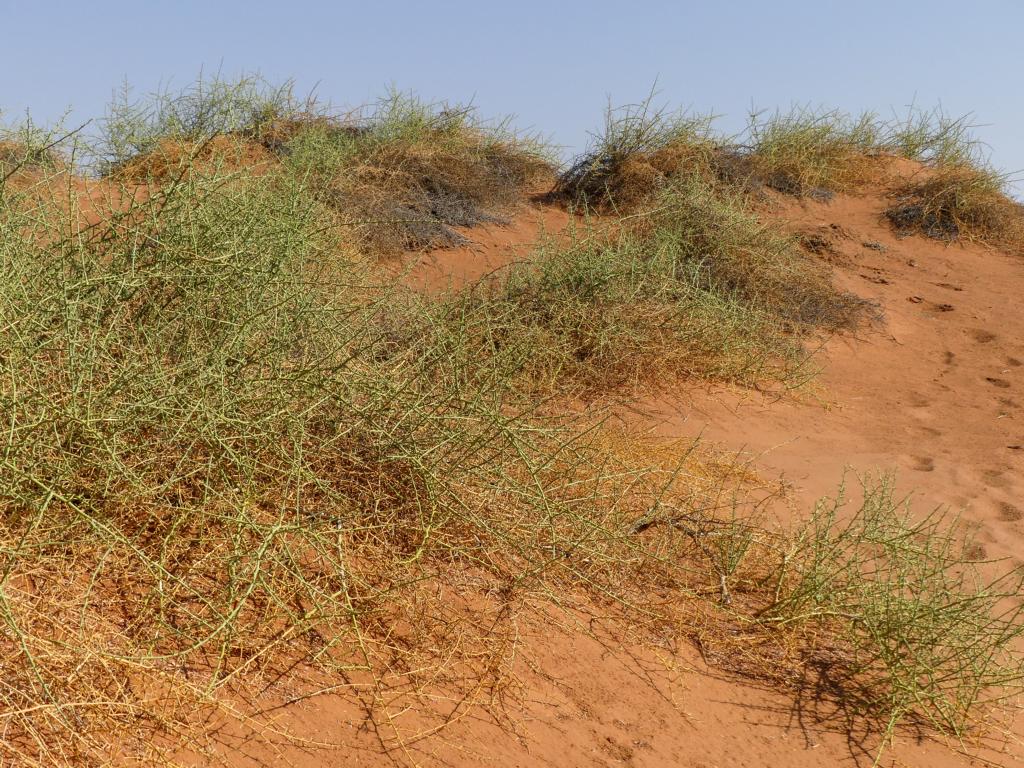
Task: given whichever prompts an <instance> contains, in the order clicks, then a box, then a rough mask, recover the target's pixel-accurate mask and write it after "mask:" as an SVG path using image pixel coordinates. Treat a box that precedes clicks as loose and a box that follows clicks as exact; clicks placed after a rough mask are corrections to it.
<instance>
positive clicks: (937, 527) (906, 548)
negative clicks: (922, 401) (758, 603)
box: [758, 478, 1024, 746]
mask: <svg viewBox="0 0 1024 768" xmlns="http://www.w3.org/2000/svg"><path fill="white" fill-rule="evenodd" d="M841 507H842V497H841V495H840V496H839V497H837V499H836V500H834V501H832V502H828V501H823V502H821V503H820V504H819V505H818V507H817V509H816V510H815V512H814V514H813V515H812V516H811V518H810V519H809V520H808V521H807V523H806V524H804V525H803V526H802V527H800V528H799V529H798V530H797V531H796V532H795V533H793V534H792V535H791V536H790V537H789V538H787V539H786V542H785V546H784V547H783V549H782V550H781V551H782V553H783V556H782V558H781V562H780V565H779V567H778V570H777V573H776V575H775V576H774V577H773V579H774V583H775V585H776V586H775V594H774V598H773V601H772V603H771V604H770V605H769V606H768V607H767V608H766V609H765V610H764V611H763V612H761V613H760V614H759V617H758V621H759V622H761V623H762V624H767V625H769V626H772V627H775V628H777V630H778V631H780V632H783V633H784V634H786V635H788V641H789V642H794V641H795V642H797V643H801V644H805V645H804V650H803V651H802V653H803V654H804V655H805V657H806V658H808V659H809V660H810V663H811V664H812V665H813V666H814V667H815V670H814V675H815V676H816V677H817V678H818V680H817V684H818V685H826V686H827V687H828V688H827V693H828V694H829V695H830V696H832V697H833V698H834V699H835V700H836V701H839V702H841V703H842V705H843V706H844V707H847V708H848V709H850V710H854V711H856V712H857V713H858V714H863V715H867V716H871V717H874V718H877V719H878V720H879V721H880V722H881V724H882V733H883V734H884V735H885V736H886V737H890V736H892V734H893V733H894V731H895V728H896V727H897V725H898V724H899V723H900V722H902V721H903V720H905V719H912V720H915V721H917V722H918V723H919V724H920V723H924V724H927V725H929V726H931V727H933V728H935V729H937V730H938V731H940V732H943V733H948V734H952V735H954V736H956V737H962V736H963V735H964V734H965V732H966V731H967V730H968V729H969V728H970V727H972V726H973V725H974V724H975V718H976V716H977V713H978V712H979V710H984V709H985V708H986V706H989V705H991V704H994V703H996V702H998V701H1001V700H1004V699H1005V698H1007V697H1010V696H1012V695H1014V694H1015V693H1016V692H1018V691H1019V690H1020V689H1021V682H1022V679H1024V677H1022V675H1024V666H1022V660H1021V658H1020V656H1019V655H1018V654H1017V653H1016V652H1015V650H1014V648H1015V645H1014V644H1015V643H1016V642H1017V640H1018V639H1019V637H1020V635H1021V633H1022V632H1024V625H1022V623H1021V618H1022V615H1021V614H1022V610H1024V609H1022V608H1021V606H1020V604H1019V602H1017V600H1016V598H1017V597H1019V593H1020V589H1021V587H1022V586H1024V582H1022V580H1021V575H1020V574H1019V573H1018V572H1012V573H1008V574H1006V575H1004V576H1003V577H1001V578H997V579H996V580H995V581H990V580H986V579H984V578H983V577H982V576H981V575H980V573H979V570H978V567H977V565H978V564H977V563H976V562H975V561H976V560H977V554H976V549H975V547H974V546H973V545H972V543H971V542H970V540H969V539H968V538H965V537H964V536H963V533H962V531H961V530H958V527H957V526H956V524H955V522H956V521H955V520H953V519H951V518H950V517H949V515H948V514H947V513H945V512H943V511H941V510H939V511H936V512H934V513H932V514H930V515H926V516H923V517H921V516H915V515H914V514H912V512H911V510H910V507H909V505H908V504H907V503H906V502H905V501H900V500H899V499H897V498H895V497H894V495H893V491H892V481H891V478H883V479H881V480H880V481H873V482H869V483H868V484H866V485H865V487H864V498H863V501H862V503H861V504H860V507H859V509H857V510H856V512H855V513H854V514H853V515H852V516H850V515H845V514H841V513H840V509H841ZM823 638H828V639H827V640H823ZM883 746H884V744H883Z"/></svg>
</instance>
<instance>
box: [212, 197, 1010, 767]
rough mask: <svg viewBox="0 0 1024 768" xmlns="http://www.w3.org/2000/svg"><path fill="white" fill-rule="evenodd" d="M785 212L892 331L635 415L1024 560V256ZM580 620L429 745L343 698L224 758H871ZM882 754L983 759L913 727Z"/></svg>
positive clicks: (706, 674)
mask: <svg viewBox="0 0 1024 768" xmlns="http://www.w3.org/2000/svg"><path fill="white" fill-rule="evenodd" d="M776 205H777V215H778V216H780V217H781V218H782V219H784V220H785V221H787V222H788V225H789V226H791V227H792V228H793V229H794V230H795V231H800V232H804V233H812V234H818V235H820V236H821V238H820V241H819V242H820V243H821V244H822V245H821V248H822V251H823V252H822V253H821V254H820V257H821V258H827V259H829V260H830V261H831V262H832V263H833V264H834V265H835V269H836V279H837V280H838V281H839V283H840V284H842V285H843V286H845V287H847V288H849V289H851V290H853V291H855V292H856V293H858V294H860V295H862V296H865V297H870V298H873V299H875V300H877V301H878V302H879V304H880V306H881V308H882V310H883V311H884V317H885V320H884V323H883V324H881V325H880V326H878V327H876V328H874V329H872V330H868V331H864V332H863V333H862V334H861V335H860V337H859V338H850V337H844V338H836V339H833V340H831V341H829V342H828V343H827V345H826V348H825V350H824V354H823V355H822V356H821V357H820V358H819V359H820V362H821V364H822V365H823V372H822V375H821V377H820V380H819V382H820V383H819V386H817V387H816V388H815V389H814V390H813V391H812V392H811V393H805V394H804V395H801V396H800V398H799V399H796V398H786V399H778V398H767V397H764V396H762V395H760V394H756V393H751V392H741V391H736V390H731V389H721V388H719V389H715V390H708V389H706V388H696V387H691V388H688V389H686V390H685V391H682V392H676V393H673V394H671V395H667V394H659V395H652V396H649V397H647V398H644V399H642V400H641V402H640V403H638V404H637V406H636V407H635V408H632V409H630V410H629V411H628V412H624V415H623V418H625V419H627V420H629V421H631V422H633V423H634V424H642V425H648V426H651V427H652V428H654V429H656V430H657V431H658V432H660V433H661V434H664V435H673V436H678V435H682V436H695V435H698V434H700V435H703V436H704V437H705V438H706V439H708V440H711V441H713V442H715V443H717V444H719V445H721V446H722V447H724V448H727V449H729V450H734V451H742V452H744V453H746V454H747V455H748V456H750V457H752V458H753V460H754V465H755V466H756V467H757V469H758V471H759V472H760V473H761V474H762V475H764V476H769V477H772V476H778V475H782V476H783V477H784V478H785V479H786V480H787V481H788V482H789V483H790V484H791V486H792V499H793V500H794V502H795V506H796V507H802V508H804V509H806V508H807V507H808V506H809V505H810V504H811V503H812V502H813V500H814V499H816V498H818V497H820V496H821V495H824V494H829V493H834V492H835V490H836V488H837V486H838V484H839V482H840V480H841V478H842V477H843V474H844V471H845V470H847V469H850V470H853V471H854V472H867V471H879V470H881V471H887V470H895V471H896V472H897V473H898V485H899V487H900V488H901V489H903V490H904V491H907V492H910V491H913V492H914V494H915V498H916V499H917V503H918V504H919V505H920V507H919V508H921V509H926V508H929V507H931V506H933V505H936V504H949V505H952V506H954V507H956V508H962V510H963V515H964V517H965V518H966V520H967V521H969V522H970V523H971V524H972V525H974V526H976V527H977V534H978V539H979V542H980V544H981V545H982V547H983V549H984V554H985V555H987V556H989V557H1005V558H1010V559H1011V560H1013V561H1014V562H1022V561H1024V519H1022V518H1024V499H1022V498H1021V491H1022V490H1024V472H1022V466H1024V414H1022V411H1021V404H1022V403H1024V391H1022V390H1024V365H1022V362H1024V313H1022V312H1020V309H1019V303H1018V302H1019V297H1020V296H1021V294H1022V292H1024V258H1021V257H1020V256H1013V255H1009V254H1005V253H999V252H995V251H991V250H988V249H985V248H983V247H981V246H975V245H952V246H946V245H943V244H941V243H938V242H935V241H930V240H926V239H924V238H919V237H913V238H907V239H903V240H899V239H897V238H896V237H895V235H894V234H893V233H892V231H891V230H890V229H889V227H888V226H887V225H886V224H885V222H884V221H883V220H882V217H881V210H882V209H883V208H884V205H885V201H884V198H883V197H882V196H880V195H874V196H871V195H867V196H861V197H849V196H840V197H838V198H837V199H835V200H834V201H832V202H831V203H829V204H823V203H813V202H807V203H800V202H797V201H793V200H784V199H779V200H778V201H777V203H776ZM565 224H566V217H565V214H563V213H561V212H559V211H554V210H552V209H533V210H531V211H530V212H528V213H526V214H524V215H523V216H521V217H519V218H518V219H517V220H516V221H515V222H514V223H513V225H512V226H511V227H509V228H501V227H492V228H490V229H488V230H485V231H483V232H480V231H473V232H471V233H468V234H469V235H470V236H471V237H472V238H473V239H474V241H475V243H474V245H473V246H471V247H468V248H463V249H458V250H454V251H447V252H434V253H432V254H429V255H426V256H423V257H420V261H419V262H418V263H417V262H414V263H411V264H410V263H408V262H407V263H406V267H408V268H410V270H411V271H409V272H408V273H407V274H408V275H409V278H410V279H411V280H413V281H414V282H416V283H417V284H419V285H423V286H426V287H428V288H438V287H440V286H443V285H445V284H447V283H448V282H454V283H461V282H464V281H466V280H473V279H476V278H478V277H480V276H482V275H484V274H486V273H487V272H490V271H491V270H493V269H495V268H499V267H500V266H501V265H503V264H505V263H508V262H509V261H511V260H514V259H518V258H521V257H523V256H525V255H526V252H527V250H528V246H529V244H530V243H531V242H532V241H533V240H534V239H535V238H536V237H537V234H538V232H540V231H547V232H552V231H558V230H559V229H560V228H562V227H564V226H565ZM979 554H981V553H980V552H979ZM573 621H574V619H573V614H572V613H566V614H562V615H557V616H556V615H549V616H547V617H543V618H542V617H536V618H534V619H532V620H529V621H526V622H525V623H524V624H523V625H522V626H520V627H519V630H520V633H521V638H520V639H521V646H520V650H519V652H518V656H517V659H518V660H517V661H516V662H515V669H516V670H517V673H518V677H519V680H520V685H519V686H518V687H517V688H516V689H514V690H511V691H508V692H507V695H505V696H504V697H497V698H495V697H493V696H492V697H490V698H486V699H484V700H483V701H482V703H483V704H486V705H487V706H485V707H481V708H477V709H474V710H472V711H471V712H470V713H469V714H468V715H463V716H460V717H459V718H458V719H456V720H455V721H454V722H453V723H451V724H450V725H449V726H448V727H447V728H446V729H444V730H443V731H441V732H440V733H439V734H436V735H435V736H433V737H432V738H429V739H425V740H416V739H415V738H413V737H414V735H415V733H416V732H417V730H418V729H420V728H422V727H424V724H423V723H421V722H418V721H417V718H416V716H414V715H412V714H405V715H400V716H398V718H397V720H396V724H397V725H398V727H399V729H400V730H401V732H402V733H403V734H404V736H405V745H404V746H401V745H399V744H398V743H397V741H396V740H395V738H394V732H393V731H392V730H390V729H383V730H374V729H372V728H369V727H368V726H367V724H366V720H365V709H364V708H363V706H361V705H360V704H359V703H358V702H357V701H356V700H355V699H354V697H353V696H352V695H351V693H347V694H344V695H323V696H317V697H315V698H312V699H304V700H302V701H300V702H299V703H295V704H291V705H288V706H284V707H282V708H280V709H279V710H277V711H276V713H275V716H276V717H277V718H278V719H277V726H278V727H279V728H280V729H282V730H288V731H290V732H291V733H292V734H293V735H297V736H301V737H304V738H307V739H309V740H310V744H309V747H308V748H302V749H300V748H298V747H296V746H295V745H294V744H292V745H286V744H285V743H284V742H283V741H281V740H278V739H275V738H273V737H272V736H271V735H269V734H267V733H264V734H263V735H261V736H260V737H258V738H253V735H251V734H250V735H249V737H248V738H246V737H245V736H244V735H241V734H239V735H240V736H242V738H241V739H240V740H235V739H233V738H228V737H227V736H226V735H225V738H224V740H223V742H222V744H221V746H220V748H219V751H220V754H221V756H223V757H227V758H228V761H229V762H230V763H232V764H236V765H237V764H278V763H279V762H282V761H284V760H285V759H288V760H291V761H294V763H295V764H297V765H306V766H327V765H413V764H419V765H424V766H427V765H429V766H442V765H443V766H453V767H463V766H476V765H497V766H617V765H625V766H692V767H693V768H713V767H719V766H721V767H723V768H724V767H725V766H774V767H776V768H796V767H797V766H808V767H810V766H821V765H854V764H870V762H871V759H872V758H873V750H874V748H875V746H876V742H875V741H874V740H872V739H871V738H866V739H865V738H863V735H862V734H860V733H858V732H856V729H854V730H853V731H852V732H851V729H850V728H849V727H848V725H847V723H846V722H845V721H844V719H843V718H842V713H838V712H835V711H831V710H830V709H829V708H828V707H827V706H826V705H823V704H821V703H820V702H815V701H813V700H812V699H805V700H802V701H794V700H793V698H792V697H789V696H786V695H782V694H780V693H777V692H772V691H766V690H760V689H758V688H756V687H753V686H751V685H750V684H749V683H745V682H743V681H739V680H736V679H730V678H728V677H726V676H724V675H722V674H721V673H719V672H717V671H715V670H714V669H711V668H708V667H707V666H705V665H704V663H703V661H702V659H701V657H700V655H699V653H698V652H697V651H696V650H695V649H693V648H692V647H678V646H673V645H669V644H667V645H666V647H665V648H663V649H658V650H655V649H652V648H651V647H650V646H649V645H648V646H643V647H641V646H640V645H634V644H631V643H629V642H628V641H624V640H622V639H621V638H618V639H616V638H614V637H611V636H609V635H606V634H605V631H606V630H605V627H604V625H603V624H602V623H601V622H590V621H588V623H587V629H588V630H589V632H588V633H584V632H582V631H580V629H579V627H578V626H574V625H573ZM433 706H435V707H436V708H438V709H440V710H445V709H447V708H450V707H451V706H452V703H451V702H446V701H439V702H434V704H433ZM459 711H460V712H461V711H463V710H459ZM1013 731H1015V732H1016V733H1017V734H1024V728H1022V722H1020V721H1018V722H1016V723H1015V724H1013V725H1011V726H1010V732H1009V733H1007V734H1002V735H998V734H996V735H993V736H991V737H990V738H989V739H988V741H987V742H986V743H985V744H983V745H980V746H979V745H969V747H970V751H972V752H974V753H976V754H980V755H981V756H983V757H984V759H985V760H987V761H991V762H992V763H994V764H997V765H1006V766H1013V765H1024V745H1022V744H1021V743H1020V742H1019V740H1018V739H1017V738H1016V737H1014V736H1013V735H1012V732H1013ZM275 741H281V743H280V744H279V745H277V746H276V747H275V746H273V742H275ZM317 744H319V745H327V744H334V745H335V746H333V747H326V746H316V745H317ZM382 746H386V747H388V749H387V750H384V749H382ZM979 750H980V751H979ZM883 764H886V765H903V766H919V765H927V766H932V767H933V768H943V767H944V766H963V765H970V764H983V763H978V762H972V760H971V759H970V758H969V757H967V756H965V755H964V754H963V753H962V751H956V750H954V749H952V748H951V747H950V746H947V745H945V744H941V743H938V742H936V741H934V740H932V739H929V738H926V737H923V736H919V735H915V734H910V733H903V734H901V735H900V737H899V739H898V741H897V743H896V745H895V746H894V748H893V749H892V750H891V751H889V752H888V753H887V754H886V757H885V758H884V760H883Z"/></svg>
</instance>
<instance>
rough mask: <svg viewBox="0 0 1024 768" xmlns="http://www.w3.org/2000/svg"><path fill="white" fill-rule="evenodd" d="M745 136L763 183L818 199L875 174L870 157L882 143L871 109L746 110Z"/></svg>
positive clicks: (881, 127) (750, 154)
mask: <svg viewBox="0 0 1024 768" xmlns="http://www.w3.org/2000/svg"><path fill="white" fill-rule="evenodd" d="M748 137H749V138H748V143H749V147H750V150H749V155H748V157H749V162H750V165H751V168H752V170H753V172H754V173H755V174H757V175H758V176H759V177H761V178H762V179H763V180H764V182H765V183H766V184H767V185H768V186H769V187H771V188H772V189H776V190H778V191H780V192H785V193H788V194H793V195H798V196H803V195H807V196H809V197H813V198H818V199H828V198H829V197H831V194H832V193H833V192H837V191H845V190H849V189H854V188H856V187H857V186H859V185H860V184H861V183H863V182H864V181H866V180H869V179H872V178H874V177H876V176H877V168H878V166H877V164H875V163H873V162H872V159H873V158H874V157H876V156H877V154H878V153H879V151H881V149H882V148H884V146H885V137H884V127H883V126H882V125H881V124H880V123H879V121H878V120H877V119H876V118H875V116H874V115H872V114H870V113H865V114H862V115H860V116H858V117H855V118H854V117H851V116H849V115H847V114H845V113H843V112H839V111H816V110H813V109H809V108H796V109H793V110H791V111H790V112H788V113H782V112H775V113H773V114H772V115H770V116H769V117H767V118H762V117H761V116H760V115H758V114H755V115H752V116H751V118H750V124H749V127H748Z"/></svg>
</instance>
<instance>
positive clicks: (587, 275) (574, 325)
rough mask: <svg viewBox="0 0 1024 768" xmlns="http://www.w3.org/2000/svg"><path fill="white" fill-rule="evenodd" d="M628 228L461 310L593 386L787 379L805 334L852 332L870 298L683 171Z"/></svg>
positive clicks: (474, 297)
mask: <svg viewBox="0 0 1024 768" xmlns="http://www.w3.org/2000/svg"><path fill="white" fill-rule="evenodd" d="M655 211H656V212H655V213H652V214H649V215H647V216H644V217H641V218H635V219H633V220H632V222H631V226H628V227H625V228H623V229H620V230H617V231H612V232H607V231H601V230H600V229H594V230H589V231H588V230H585V231H583V232H582V233H580V232H576V233H574V234H573V236H572V237H571V239H570V240H569V242H567V243H566V242H551V243H548V244H546V245H544V246H542V247H541V248H540V249H539V250H538V251H537V252H536V253H535V254H534V257H533V259H531V261H530V262H529V263H525V264H522V265H518V266H516V267H514V268H513V269H512V271H511V272H510V274H508V275H507V277H506V278H505V279H503V280H498V281H494V282H491V283H488V284H485V285H483V286H480V287H478V288H477V289H475V290H474V291H473V292H472V293H470V294H469V303H468V305H466V304H465V303H464V301H465V300H461V299H460V302H461V303H460V306H465V307H466V308H465V309H462V310H460V312H458V313H457V316H458V317H460V318H462V317H464V316H465V315H467V314H472V315H480V314H484V315H486V317H487V322H486V323H484V324H483V326H482V331H481V334H482V339H481V343H482V344H483V345H484V350H483V351H482V352H481V359H486V357H487V355H488V354H489V350H491V349H494V348H497V349H501V350H504V349H505V346H506V345H507V344H509V343H510V341H509V340H517V342H518V343H523V340H526V339H529V340H530V342H529V345H528V347H529V352H528V353H526V354H525V355H524V359H523V361H522V366H523V368H524V370H526V371H527V372H528V374H529V375H530V376H531V377H532V378H534V379H535V380H537V381H540V382H542V383H545V385H546V386H551V385H552V384H553V383H558V382H565V381H570V382H575V383H577V384H579V385H581V386H583V387H584V388H587V389H591V390H592V389H595V388H596V389H608V388H615V387H618V386H622V385H633V384H637V383H641V382H643V383H646V384H654V385H664V384H665V383H667V382H671V381H674V380H677V379H678V378H679V377H680V376H684V377H691V378H698V379H713V380H721V381H732V382H738V383H742V384H748V385H750V384H758V383H762V384H766V383H768V382H771V381H783V382H785V383H787V384H789V385H795V384H797V383H799V382H800V381H803V380H805V379H806V378H807V376H808V375H809V373H810V372H809V371H808V370H806V368H805V363H806V362H807V357H808V355H807V353H806V351H805V350H804V349H803V343H804V342H805V340H806V335H807V334H808V333H812V332H815V331H819V330H824V331H835V330H838V329H841V328H847V327H850V326H852V325H854V324H856V323H857V322H859V320H860V319H861V318H862V317H863V316H864V308H865V305H864V303H863V302H862V301H861V300H859V299H856V298H855V297H853V296H851V295H848V294H844V293H842V292H840V291H837V290H836V289H835V288H834V287H833V286H832V285H831V283H830V282H829V280H828V277H827V275H826V274H825V273H823V272H821V271H820V269H819V267H818V266H817V265H815V264H814V263H812V262H810V261H809V260H808V259H807V258H806V257H805V256H804V255H803V254H802V253H800V252H799V249H798V248H797V247H796V244H795V242H794V241H793V239H792V238H790V237H788V236H786V235H784V234H782V233H781V232H778V231H775V230H773V229H772V228H770V227H767V226H765V225H764V224H762V223H761V222H760V221H759V220H758V219H757V218H756V217H755V216H754V215H753V214H751V213H749V212H748V211H746V210H745V208H744V206H743V202H742V198H741V196H740V195H739V194H738V193H736V195H735V196H734V197H728V196H723V195H722V194H721V193H720V192H719V191H716V190H715V189H714V188H713V186H711V184H710V183H709V182H706V181H704V180H703V179H701V178H700V177H697V176H688V177H677V178H676V179H675V180H673V181H672V182H669V184H668V186H666V187H665V188H664V189H663V190H662V192H661V195H660V196H659V197H658V198H657V204H656V206H655Z"/></svg>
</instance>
